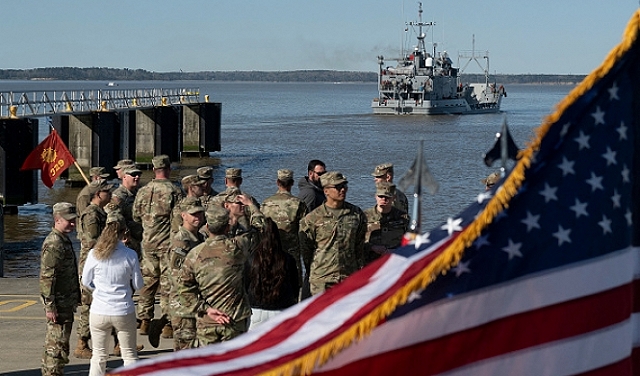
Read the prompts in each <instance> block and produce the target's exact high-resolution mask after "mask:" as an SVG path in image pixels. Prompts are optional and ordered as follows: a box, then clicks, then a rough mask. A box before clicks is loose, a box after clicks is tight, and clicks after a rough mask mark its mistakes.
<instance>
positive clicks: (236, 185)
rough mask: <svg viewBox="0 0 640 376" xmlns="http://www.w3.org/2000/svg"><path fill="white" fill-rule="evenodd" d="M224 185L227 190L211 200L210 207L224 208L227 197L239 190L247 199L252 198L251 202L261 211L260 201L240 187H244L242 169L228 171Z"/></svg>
mask: <svg viewBox="0 0 640 376" xmlns="http://www.w3.org/2000/svg"><path fill="white" fill-rule="evenodd" d="M224 185H225V187H226V189H225V190H224V191H222V192H220V193H218V194H217V195H216V196H214V197H213V198H212V199H211V200H209V205H219V206H224V202H225V199H226V198H227V196H228V195H229V194H231V192H235V191H234V189H238V190H240V192H242V194H243V195H245V196H247V197H251V200H252V201H253V203H254V204H255V205H256V206H257V207H258V209H260V204H259V203H258V201H257V200H256V199H255V198H253V197H252V196H251V195H250V194H248V193H247V192H244V191H242V190H241V189H240V186H241V185H242V169H241V168H228V169H226V171H225V175H224ZM247 214H249V213H247Z"/></svg>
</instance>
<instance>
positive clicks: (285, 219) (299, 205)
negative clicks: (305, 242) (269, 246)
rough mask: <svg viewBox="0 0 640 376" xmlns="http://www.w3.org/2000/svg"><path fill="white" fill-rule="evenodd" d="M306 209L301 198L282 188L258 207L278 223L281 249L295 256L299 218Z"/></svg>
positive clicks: (298, 253) (297, 254)
mask: <svg viewBox="0 0 640 376" xmlns="http://www.w3.org/2000/svg"><path fill="white" fill-rule="evenodd" d="M307 210H308V209H307V205H306V204H305V203H304V202H302V200H300V199H299V198H297V197H295V196H294V195H292V194H291V193H290V192H287V191H283V190H280V191H278V193H276V194H275V195H273V196H271V197H269V198H267V199H266V200H264V202H262V206H261V209H260V211H262V214H264V216H265V217H269V218H271V219H272V220H273V221H274V222H275V223H276V225H278V230H279V233H280V241H281V242H282V249H283V250H284V251H285V252H288V253H289V254H291V255H292V256H294V257H297V258H299V257H300V256H299V255H300V240H299V238H298V232H299V229H300V220H302V218H304V216H305V215H307Z"/></svg>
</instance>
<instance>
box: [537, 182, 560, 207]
mask: <svg viewBox="0 0 640 376" xmlns="http://www.w3.org/2000/svg"><path fill="white" fill-rule="evenodd" d="M557 190H558V188H557V187H555V188H552V187H550V186H549V184H548V183H544V190H542V191H541V192H540V194H541V195H543V196H544V202H549V201H551V200H556V201H557V200H558V197H556V191H557Z"/></svg>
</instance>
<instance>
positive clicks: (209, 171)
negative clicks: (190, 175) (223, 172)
mask: <svg viewBox="0 0 640 376" xmlns="http://www.w3.org/2000/svg"><path fill="white" fill-rule="evenodd" d="M196 174H197V175H198V177H199V178H200V179H204V180H207V179H211V178H212V177H213V167H211V166H205V167H200V168H199V169H197V170H196Z"/></svg>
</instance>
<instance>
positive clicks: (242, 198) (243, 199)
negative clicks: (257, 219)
mask: <svg viewBox="0 0 640 376" xmlns="http://www.w3.org/2000/svg"><path fill="white" fill-rule="evenodd" d="M238 200H239V201H240V202H242V204H243V205H244V206H249V205H251V204H253V201H251V196H248V195H238Z"/></svg>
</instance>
